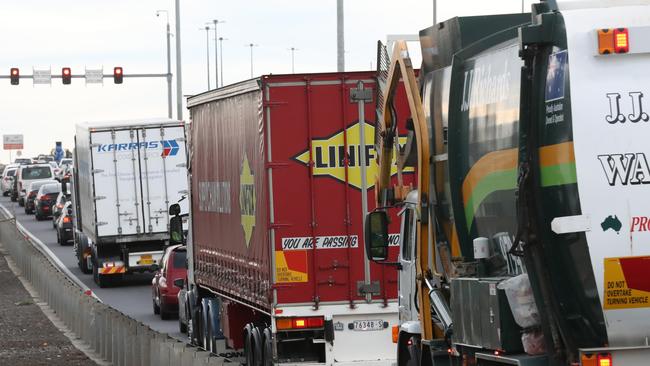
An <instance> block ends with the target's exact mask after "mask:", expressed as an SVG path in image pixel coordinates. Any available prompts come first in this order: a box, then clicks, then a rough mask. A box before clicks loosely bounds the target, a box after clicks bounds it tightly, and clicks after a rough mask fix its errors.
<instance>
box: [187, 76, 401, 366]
mask: <svg viewBox="0 0 650 366" xmlns="http://www.w3.org/2000/svg"><path fill="white" fill-rule="evenodd" d="M376 89H377V87H376V82H375V78H374V73H371V72H350V73H327V74H302V75H300V74H295V75H272V76H263V77H260V78H256V79H252V80H248V81H244V82H241V83H238V84H234V85H231V86H227V87H224V88H221V89H217V90H213V91H209V92H206V93H203V94H200V95H196V96H193V97H191V98H189V99H188V108H189V109H190V112H191V119H192V124H191V126H192V127H191V131H192V132H191V142H190V145H191V149H190V155H191V158H190V181H191V203H192V209H191V228H192V230H191V233H190V235H189V239H188V242H189V245H188V251H189V255H188V257H189V263H188V267H189V268H188V269H189V271H188V286H187V288H188V295H187V299H186V304H185V305H184V306H181V309H183V308H185V309H187V311H186V314H185V316H187V318H188V319H189V324H188V328H189V333H190V338H191V339H192V341H193V342H194V343H197V344H199V345H202V346H204V347H205V348H206V349H208V350H211V351H213V352H217V348H218V342H217V340H218V339H219V338H220V337H222V336H223V338H225V343H226V346H227V347H228V348H231V349H234V350H242V351H243V353H244V357H245V358H246V361H247V364H248V365H288V364H306V365H346V364H354V365H359V364H363V365H390V364H392V363H393V362H394V361H395V353H394V351H393V349H394V347H393V345H392V332H393V327H394V326H397V319H398V316H397V314H398V305H397V274H396V267H394V266H393V267H390V266H381V265H377V264H375V263H370V262H369V261H367V260H366V259H365V254H364V249H363V248H364V245H363V215H364V211H365V210H367V209H370V210H372V209H374V204H373V203H372V202H374V199H373V197H374V194H375V192H374V189H373V186H374V180H375V176H376V171H377V167H376V165H374V147H373V143H374V125H375V108H376V105H375V101H376V95H375V91H376ZM397 98H398V101H397V103H398V104H399V103H402V104H406V103H407V101H406V99H405V97H404V96H403V95H401V94H400V95H398V96H397ZM406 109H407V108H402V110H406ZM407 117H408V116H401V115H400V116H398V119H399V120H400V121H401V122H400V123H401V125H400V128H401V132H402V134H404V132H405V123H406V122H405V121H406V119H407ZM359 121H363V123H362V124H360V123H359ZM361 126H363V129H362V128H361ZM361 135H363V138H364V139H365V143H364V144H363V145H365V146H364V147H363V148H362V149H360V146H361V144H360V139H361V138H362V136H361ZM401 140H402V141H405V140H406V138H402V139H401ZM364 155H365V156H364ZM364 160H365V162H366V166H365V169H362V167H361V164H360V163H361V162H363V161H364ZM371 162H372V163H371ZM362 170H365V172H364V171H362ZM396 170H397V169H395V171H396ZM411 176H412V175H410V174H405V175H403V176H401V177H399V179H404V180H407V181H408V180H409V179H411ZM364 177H365V184H364V180H363V178H364ZM394 179H398V177H395V178H394ZM363 192H365V194H366V198H367V201H364V200H363V199H362V197H363V195H364V193H363ZM366 202H370V204H371V207H369V208H367V209H366V208H365V207H364V205H366V204H367V203H366ZM391 213H392V215H393V222H392V224H391V231H390V233H391V236H390V239H391V242H393V245H394V246H393V248H392V249H391V251H394V253H392V254H393V257H396V255H397V253H396V248H397V247H398V244H399V240H400V233H399V219H398V218H397V214H398V209H393V210H391ZM370 346H371V347H370Z"/></svg>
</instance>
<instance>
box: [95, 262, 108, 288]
mask: <svg viewBox="0 0 650 366" xmlns="http://www.w3.org/2000/svg"><path fill="white" fill-rule="evenodd" d="M93 281H95V283H96V284H97V286H99V287H100V288H106V287H108V284H109V279H108V276H105V275H101V274H99V270H98V269H97V266H96V265H95V264H93Z"/></svg>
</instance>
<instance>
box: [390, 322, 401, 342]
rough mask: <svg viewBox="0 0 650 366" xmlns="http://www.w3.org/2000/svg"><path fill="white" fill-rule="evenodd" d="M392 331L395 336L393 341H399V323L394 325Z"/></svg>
mask: <svg viewBox="0 0 650 366" xmlns="http://www.w3.org/2000/svg"><path fill="white" fill-rule="evenodd" d="M391 331H392V336H393V343H397V340H398V338H399V328H398V327H397V325H393V328H392V329H391Z"/></svg>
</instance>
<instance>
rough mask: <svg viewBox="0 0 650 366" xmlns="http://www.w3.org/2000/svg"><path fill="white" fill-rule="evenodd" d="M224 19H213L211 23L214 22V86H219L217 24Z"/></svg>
mask: <svg viewBox="0 0 650 366" xmlns="http://www.w3.org/2000/svg"><path fill="white" fill-rule="evenodd" d="M225 22H226V21H225V20H221V21H219V20H217V19H213V20H212V23H213V24H214V74H215V79H216V82H217V84H216V87H217V88H218V87H219V62H217V60H218V59H219V58H218V53H217V41H218V40H219V33H218V32H217V25H218V24H219V23H225Z"/></svg>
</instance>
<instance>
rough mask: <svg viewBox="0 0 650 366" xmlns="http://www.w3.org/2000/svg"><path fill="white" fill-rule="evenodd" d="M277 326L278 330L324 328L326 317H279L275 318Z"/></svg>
mask: <svg viewBox="0 0 650 366" xmlns="http://www.w3.org/2000/svg"><path fill="white" fill-rule="evenodd" d="M275 326H276V328H277V329H278V330H296V329H315V328H323V327H324V326H325V319H324V318H323V317H322V316H310V317H298V318H277V319H276V320H275Z"/></svg>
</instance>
